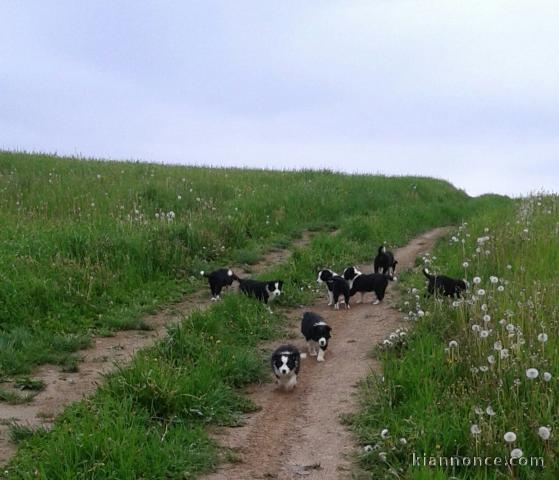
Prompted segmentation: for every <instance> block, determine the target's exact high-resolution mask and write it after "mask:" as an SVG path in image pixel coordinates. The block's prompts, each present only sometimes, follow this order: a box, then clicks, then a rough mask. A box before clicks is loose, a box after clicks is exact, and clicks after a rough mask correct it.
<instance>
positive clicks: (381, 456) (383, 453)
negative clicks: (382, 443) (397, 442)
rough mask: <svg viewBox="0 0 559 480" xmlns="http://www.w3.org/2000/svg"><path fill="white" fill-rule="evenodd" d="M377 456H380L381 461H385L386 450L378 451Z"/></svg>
mask: <svg viewBox="0 0 559 480" xmlns="http://www.w3.org/2000/svg"><path fill="white" fill-rule="evenodd" d="M378 458H380V459H381V460H382V461H383V462H386V452H379V454H378Z"/></svg>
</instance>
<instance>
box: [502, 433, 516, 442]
mask: <svg viewBox="0 0 559 480" xmlns="http://www.w3.org/2000/svg"><path fill="white" fill-rule="evenodd" d="M503 438H504V439H505V442H507V443H513V442H516V433H514V432H507V433H505V434H504V435H503Z"/></svg>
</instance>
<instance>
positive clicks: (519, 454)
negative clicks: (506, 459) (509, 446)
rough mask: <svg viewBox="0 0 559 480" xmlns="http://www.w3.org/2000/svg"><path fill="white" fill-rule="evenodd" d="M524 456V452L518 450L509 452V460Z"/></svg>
mask: <svg viewBox="0 0 559 480" xmlns="http://www.w3.org/2000/svg"><path fill="white" fill-rule="evenodd" d="M522 456H524V452H523V451H522V450H520V448H514V449H513V450H511V452H510V458H521V457H522Z"/></svg>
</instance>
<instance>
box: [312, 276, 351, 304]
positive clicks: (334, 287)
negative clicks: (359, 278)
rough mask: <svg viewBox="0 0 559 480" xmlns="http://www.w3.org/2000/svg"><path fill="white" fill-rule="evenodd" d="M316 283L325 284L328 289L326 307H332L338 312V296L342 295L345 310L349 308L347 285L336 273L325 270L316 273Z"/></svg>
mask: <svg viewBox="0 0 559 480" xmlns="http://www.w3.org/2000/svg"><path fill="white" fill-rule="evenodd" d="M316 283H318V284H319V285H320V284H321V283H325V284H326V287H327V288H328V305H334V308H335V309H336V310H339V308H340V303H339V299H340V296H342V295H343V297H344V301H345V308H349V284H348V283H347V280H346V279H345V278H343V277H340V276H339V275H338V274H337V273H335V272H333V271H332V270H330V269H328V268H325V269H324V270H320V272H318V278H317V279H316Z"/></svg>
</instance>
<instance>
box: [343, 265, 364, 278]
mask: <svg viewBox="0 0 559 480" xmlns="http://www.w3.org/2000/svg"><path fill="white" fill-rule="evenodd" d="M358 275H361V272H360V271H359V269H358V268H357V267H355V266H352V267H347V268H346V269H345V270H344V273H343V274H342V276H343V277H344V278H345V279H346V280H348V281H350V280H353V279H354V278H355V277H357V276H358Z"/></svg>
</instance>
